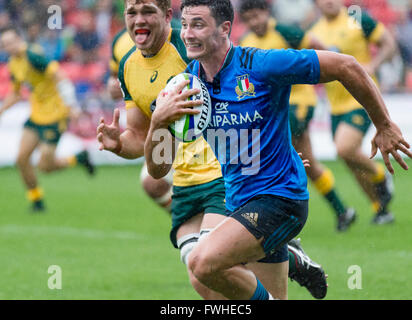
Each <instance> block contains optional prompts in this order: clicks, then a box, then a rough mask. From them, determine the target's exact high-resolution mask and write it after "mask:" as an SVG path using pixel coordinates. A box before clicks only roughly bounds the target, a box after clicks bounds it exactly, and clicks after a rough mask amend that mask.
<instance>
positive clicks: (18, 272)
mask: <svg viewBox="0 0 412 320" xmlns="http://www.w3.org/2000/svg"><path fill="white" fill-rule="evenodd" d="M325 164H326V165H327V166H328V167H329V168H331V169H332V171H333V172H334V174H335V177H336V185H337V189H338V192H339V194H340V195H341V196H342V198H343V199H344V200H345V202H346V203H347V204H348V205H350V206H354V207H355V208H356V209H357V211H358V220H357V221H356V223H355V224H354V225H353V226H352V227H351V228H350V230H348V231H347V232H346V233H337V232H336V231H335V217H334V215H333V213H332V211H331V209H330V208H329V207H328V205H327V203H326V202H325V201H324V200H323V199H322V198H321V197H320V196H319V194H318V193H316V191H315V190H314V189H313V188H312V186H310V191H311V200H310V211H309V219H308V222H307V224H306V226H305V228H304V230H303V231H302V233H301V234H300V237H301V238H302V245H303V247H304V249H305V250H306V252H307V253H308V254H309V255H310V257H311V258H312V259H313V260H315V261H317V262H319V263H321V264H322V265H323V267H324V268H325V270H326V272H327V273H328V274H329V281H328V282H329V290H328V295H327V297H326V298H327V299H411V298H412V288H410V286H408V285H407V284H408V283H412V273H411V272H410V266H412V245H411V244H412V232H411V227H412V209H411V208H412V171H408V172H404V171H403V170H402V169H401V168H400V167H399V166H396V167H395V170H396V173H395V187H396V190H395V191H396V193H395V199H394V201H393V203H392V211H393V212H394V214H395V217H396V222H395V223H394V224H392V225H386V226H373V225H371V224H370V220H371V218H372V212H371V207H370V205H369V203H368V201H367V200H366V198H365V197H364V195H363V193H362V192H361V190H360V188H359V187H358V185H357V184H356V183H355V180H354V178H353V177H352V176H351V175H350V173H349V172H348V171H347V169H346V168H345V167H344V166H343V165H342V163H340V162H326V163H325ZM409 165H410V166H412V163H411V162H409ZM411 170H412V169H411ZM139 171H140V167H137V166H125V167H99V168H98V171H97V176H96V177H94V178H92V179H90V178H88V177H87V176H86V174H85V173H84V172H83V170H81V168H76V169H71V170H67V171H64V172H61V173H57V174H53V175H49V176H46V175H40V176H39V181H40V184H41V186H42V187H43V189H44V191H45V195H46V198H45V199H46V206H47V208H48V210H47V213H44V214H32V213H29V210H28V203H27V201H26V200H25V191H24V189H23V186H22V183H21V181H20V176H19V174H18V172H17V171H16V170H15V169H14V168H6V169H0V181H1V183H0V275H1V277H0V299H145V300H149V299H168V300H175V299H176V300H177V299H199V298H200V297H199V296H198V295H197V294H196V292H195V291H194V290H193V289H192V288H191V286H190V283H189V281H188V278H187V275H186V271H185V267H184V265H183V264H182V263H181V262H180V258H179V252H178V250H176V249H174V248H173V246H172V245H171V243H170V241H169V230H170V217H169V215H168V214H167V213H165V212H164V211H162V209H160V208H158V207H157V206H156V205H155V204H154V203H153V202H152V201H151V200H150V199H149V198H147V197H146V196H145V194H144V193H143V190H142V188H141V186H140V182H139ZM50 266H59V267H60V270H61V279H62V282H61V289H54V290H53V289H50V288H49V286H48V284H49V282H50V281H51V280H50V279H52V278H53V276H54V275H55V273H54V272H52V273H48V271H49V267H50ZM354 266H355V267H354ZM354 270H355V271H356V272H357V273H356V275H357V276H358V277H357V278H356V279H355V278H354V276H355V273H354ZM355 280H357V281H355ZM353 286H355V288H353ZM289 298H290V299H292V300H293V299H312V297H311V295H310V294H309V293H308V292H307V291H306V289H304V288H301V287H299V285H297V284H296V283H294V282H292V283H290V286H289Z"/></svg>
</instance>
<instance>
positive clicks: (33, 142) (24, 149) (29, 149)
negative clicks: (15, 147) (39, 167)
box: [17, 128, 40, 162]
mask: <svg viewBox="0 0 412 320" xmlns="http://www.w3.org/2000/svg"><path fill="white" fill-rule="evenodd" d="M39 143H40V138H39V135H38V133H37V132H36V131H35V130H34V129H31V128H24V129H23V133H22V136H21V140H20V145H19V151H18V155H17V161H18V162H22V161H27V160H28V159H29V158H30V156H31V154H32V153H33V151H34V150H35V149H36V148H37V146H38V145H39Z"/></svg>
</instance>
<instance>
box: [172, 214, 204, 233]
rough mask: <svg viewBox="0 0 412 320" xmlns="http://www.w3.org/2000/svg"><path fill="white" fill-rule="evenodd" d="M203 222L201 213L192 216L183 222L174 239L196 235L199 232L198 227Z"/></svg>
mask: <svg viewBox="0 0 412 320" xmlns="http://www.w3.org/2000/svg"><path fill="white" fill-rule="evenodd" d="M202 221H203V213H198V214H196V215H194V216H192V217H191V218H190V219H188V220H186V221H185V222H183V223H182V224H181V225H180V226H179V228H178V229H177V231H176V239H177V240H179V239H180V238H182V237H184V236H187V235H189V234H198V233H199V231H200V226H201V225H202Z"/></svg>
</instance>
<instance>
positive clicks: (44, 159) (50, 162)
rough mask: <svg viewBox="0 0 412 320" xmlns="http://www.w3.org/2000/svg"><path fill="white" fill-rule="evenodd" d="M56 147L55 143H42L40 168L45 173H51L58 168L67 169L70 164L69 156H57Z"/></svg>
mask: <svg viewBox="0 0 412 320" xmlns="http://www.w3.org/2000/svg"><path fill="white" fill-rule="evenodd" d="M56 148H57V146H56V145H54V144H46V143H42V144H41V145H40V152H41V156H40V160H39V163H38V168H39V170H40V171H42V172H44V173H51V172H54V171H58V170H63V169H66V168H68V167H69V166H70V162H69V159H68V158H61V159H58V158H56Z"/></svg>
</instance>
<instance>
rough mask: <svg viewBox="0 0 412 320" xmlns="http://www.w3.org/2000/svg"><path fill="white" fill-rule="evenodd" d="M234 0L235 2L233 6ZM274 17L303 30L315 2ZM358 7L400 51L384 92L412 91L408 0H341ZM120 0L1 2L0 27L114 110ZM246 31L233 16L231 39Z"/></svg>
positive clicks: (0, 71)
mask: <svg viewBox="0 0 412 320" xmlns="http://www.w3.org/2000/svg"><path fill="white" fill-rule="evenodd" d="M237 2H238V1H236V0H233V3H234V5H235V7H236V5H237ZM172 4H173V7H174V9H175V10H174V11H175V18H176V19H178V18H179V14H180V10H179V5H180V0H172ZM271 4H272V8H273V15H274V17H275V18H276V19H277V20H278V21H279V22H282V23H290V24H298V25H300V26H301V27H302V28H303V29H307V28H308V27H309V26H311V24H312V23H313V22H314V21H316V19H317V17H318V12H317V11H316V8H315V6H314V2H313V0H272V1H271ZM56 5H57V6H59V8H61V12H62V17H63V20H62V28H61V29H50V28H49V27H48V21H49V19H50V17H51V15H52V14H53V13H54V11H48V9H49V8H51V6H56ZM345 5H347V6H348V7H349V6H351V5H358V6H360V7H361V8H362V10H367V11H368V12H369V13H370V14H371V15H372V16H373V17H375V18H376V19H378V20H380V21H381V22H383V23H384V24H385V25H386V26H387V27H388V29H389V30H390V31H391V32H392V33H393V34H394V35H395V38H396V39H397V42H398V47H399V52H398V54H397V56H396V57H395V58H394V59H393V61H392V62H390V63H387V64H386V65H384V66H383V67H382V68H381V70H380V73H379V76H380V80H381V86H382V87H381V88H382V91H383V92H385V93H392V92H412V0H345ZM123 6H124V0H64V1H63V0H0V30H1V29H2V28H4V27H7V26H8V25H13V26H17V27H18V28H19V29H20V30H21V31H22V33H23V34H24V36H25V38H26V40H27V41H28V42H30V43H34V44H37V45H40V46H42V47H43V48H44V52H45V54H46V56H47V57H48V58H49V59H53V60H58V61H59V62H60V63H61V66H62V68H63V69H64V70H65V71H66V73H67V75H68V76H69V77H70V78H71V79H72V80H73V82H74V83H75V85H76V92H77V96H78V99H79V101H81V102H82V107H83V108H84V109H85V110H91V109H93V108H99V109H101V108H103V109H107V110H109V109H112V108H113V102H112V101H111V100H110V98H109V97H108V95H107V93H106V92H105V86H106V81H107V79H108V76H109V60H110V56H111V42H112V38H113V37H114V35H115V34H116V33H117V32H118V31H119V30H121V29H122V28H123V26H124V23H123V9H124V8H123ZM244 32H245V27H244V26H243V25H242V23H241V21H240V20H239V18H237V17H236V19H235V24H234V27H233V32H232V39H233V42H234V43H235V44H236V43H237V41H238V39H239V38H240V37H241V36H242V34H243V33H244ZM6 62H7V55H6V54H5V53H4V52H1V48H0V83H1V86H0V100H2V99H3V98H4V96H5V95H6V93H7V92H8V91H9V90H10V85H9V84H8V82H9V81H8V77H9V75H8V71H7V67H6Z"/></svg>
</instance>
